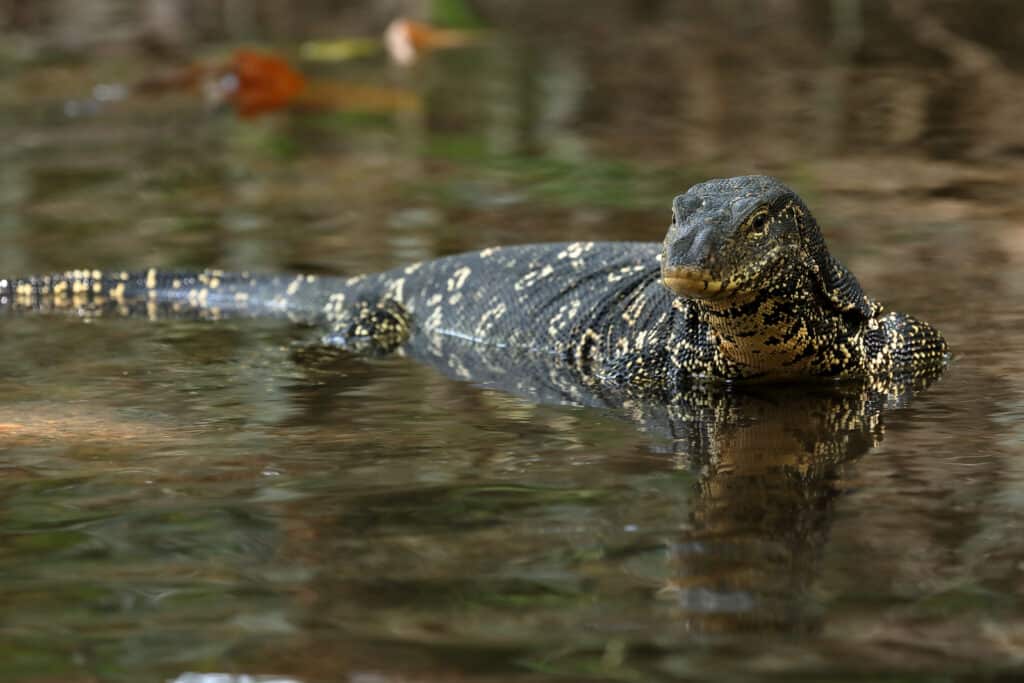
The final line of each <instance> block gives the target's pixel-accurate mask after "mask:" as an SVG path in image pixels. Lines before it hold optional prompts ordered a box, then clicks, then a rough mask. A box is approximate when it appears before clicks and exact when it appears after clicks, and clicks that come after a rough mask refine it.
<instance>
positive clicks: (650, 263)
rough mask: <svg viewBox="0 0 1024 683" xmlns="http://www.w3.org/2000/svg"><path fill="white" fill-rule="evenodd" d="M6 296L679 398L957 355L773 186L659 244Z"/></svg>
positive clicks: (90, 274) (744, 194)
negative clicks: (499, 365) (522, 366)
mask: <svg viewBox="0 0 1024 683" xmlns="http://www.w3.org/2000/svg"><path fill="white" fill-rule="evenodd" d="M0 298H2V301H3V302H5V303H7V304H10V305H13V306H14V307H16V308H18V307H28V308H33V309H40V308H43V309H47V308H71V309H72V310H79V311H83V312H86V311H89V312H91V311H96V310H107V309H113V310H115V311H117V310H119V311H121V312H122V313H130V312H133V311H148V312H149V313H150V314H154V313H158V312H160V311H163V310H176V311H191V312H193V313H199V314H200V315H203V316H209V317H217V316H222V315H280V316H288V317H290V318H293V319H296V320H300V321H303V322H306V323H308V324H311V325H315V326H318V327H320V328H321V329H322V330H323V331H324V332H323V339H324V341H325V342H326V343H329V344H333V345H340V346H345V347H353V348H366V347H370V348H373V349H377V350H391V349H396V348H403V349H404V350H405V351H407V352H409V353H411V354H412V355H417V356H423V355H425V354H426V355H431V354H433V355H435V356H436V355H438V354H442V353H444V347H445V344H446V343H448V342H451V341H453V340H458V341H459V343H460V344H461V345H462V346H463V347H465V346H466V345H467V344H468V345H469V346H471V347H478V348H480V349H483V350H486V355H487V356H488V357H490V358H495V357H504V358H529V359H530V360H528V361H524V362H528V363H530V364H532V365H534V366H536V365H540V366H550V367H557V368H558V369H559V372H563V373H570V374H572V375H573V376H574V377H575V378H577V379H578V380H580V381H582V382H583V383H590V384H595V383H596V384H603V383H611V384H615V385H627V386H636V387H645V388H654V389H658V390H667V391H671V389H672V387H675V386H678V385H679V384H680V383H685V382H689V381H691V380H692V379H693V378H695V377H697V378H708V379H722V380H762V381H764V380H792V379H807V378H877V377H890V378H891V377H893V376H914V375H917V374H921V373H931V372H934V371H935V370H936V369H937V368H940V367H941V366H942V365H943V364H944V363H945V360H946V357H947V347H946V343H945V341H944V340H943V338H942V336H941V335H940V334H939V332H938V331H937V330H935V329H934V328H933V327H931V326H930V325H928V324H926V323H923V322H921V321H919V320H917V319H915V318H913V317H911V316H909V315H904V314H901V313H887V312H885V311H884V309H883V308H882V306H881V305H880V304H878V303H877V302H875V301H874V300H872V299H870V298H868V297H867V296H866V295H865V294H864V292H863V291H862V290H861V287H860V285H859V284H858V282H857V280H856V279H855V278H854V276H853V275H852V274H851V273H850V272H849V271H848V270H847V269H846V268H845V267H843V266H842V264H840V263H839V262H838V261H837V260H836V259H835V258H833V257H832V256H831V255H830V254H829V253H828V251H827V249H826V247H825V242H824V240H823V238H822V235H821V232H820V231H819V228H818V225H817V223H816V222H815V220H814V218H813V217H812V215H811V213H810V211H808V209H807V207H806V206H805V204H804V203H803V202H802V201H801V200H800V198H799V197H798V196H797V195H796V194H795V193H794V192H793V191H792V190H790V189H789V188H787V187H786V186H785V185H783V184H782V183H780V182H779V181H777V180H775V179H773V178H769V177H765V176H742V177H736V178H728V179H722V180H710V181H708V182H705V183H701V184H699V185H695V186H693V187H692V188H690V189H689V190H688V191H687V192H686V193H685V194H682V195H680V196H678V197H676V198H675V200H674V201H673V204H672V223H671V225H670V227H669V229H668V234H667V235H666V237H665V240H664V242H663V243H662V244H660V245H659V244H656V243H638V242H573V243H554V244H533V245H525V246H515V247H494V248H490V249H484V250H482V251H476V252H471V253H465V254H459V255H455V256H449V257H445V258H440V259H437V260H433V261H425V262H421V263H414V264H412V265H409V266H406V267H403V268H397V269H394V270H390V271H387V272H383V273H378V274H370V275H359V276H355V277H350V278H340V277H322V276H312V275H294V276H292V275H289V276H266V275H250V274H248V273H224V272H221V271H216V270H209V271H204V272H200V273H176V272H165V271H162V270H157V269H150V270H147V271H140V272H109V271H103V272H101V271H98V270H91V269H90V270H75V271H70V272H66V273H61V274H56V275H48V276H39V277H29V278H24V279H14V280H3V281H0ZM514 369H515V368H512V370H513V371H514ZM507 370H508V368H503V369H502V372H505V371H507Z"/></svg>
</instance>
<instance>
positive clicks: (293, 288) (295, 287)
mask: <svg viewBox="0 0 1024 683" xmlns="http://www.w3.org/2000/svg"><path fill="white" fill-rule="evenodd" d="M301 286H302V276H301V275H300V276H299V277H297V278H295V279H294V280H292V281H291V282H290V283H289V284H288V289H287V290H286V291H287V292H288V296H294V295H295V292H297V291H299V287H301Z"/></svg>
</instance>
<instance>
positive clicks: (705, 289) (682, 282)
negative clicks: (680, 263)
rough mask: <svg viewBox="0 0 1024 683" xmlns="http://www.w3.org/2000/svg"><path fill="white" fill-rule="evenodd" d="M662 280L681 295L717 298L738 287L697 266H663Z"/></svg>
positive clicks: (697, 297) (696, 297) (695, 297)
mask: <svg viewBox="0 0 1024 683" xmlns="http://www.w3.org/2000/svg"><path fill="white" fill-rule="evenodd" d="M661 281H662V282H663V283H665V286H666V287H668V288H669V289H671V290H672V291H673V292H675V293H676V294H678V295H680V296H687V297H690V298H693V299H716V298H718V297H720V296H724V295H725V294H728V293H729V292H732V291H734V290H735V289H736V287H735V285H732V284H730V283H729V282H728V281H725V282H723V281H722V280H716V279H715V278H714V277H713V276H712V275H711V273H709V272H707V271H703V270H698V269H696V268H683V267H674V268H662V270H661Z"/></svg>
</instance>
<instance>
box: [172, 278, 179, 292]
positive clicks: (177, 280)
mask: <svg viewBox="0 0 1024 683" xmlns="http://www.w3.org/2000/svg"><path fill="white" fill-rule="evenodd" d="M171 289H181V280H179V279H178V278H174V281H173V282H171Z"/></svg>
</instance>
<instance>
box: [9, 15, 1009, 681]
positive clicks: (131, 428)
mask: <svg viewBox="0 0 1024 683" xmlns="http://www.w3.org/2000/svg"><path fill="white" fill-rule="evenodd" d="M491 4H493V5H495V6H494V7H488V5H491ZM552 4H558V3H552ZM991 4H992V7H987V6H985V5H981V6H978V5H968V4H964V5H963V6H962V7H957V6H952V7H945V6H944V7H945V9H944V10H943V12H944V13H943V14H941V15H935V16H932V15H929V14H927V12H924V11H922V10H920V9H915V7H916V5H913V4H911V3H906V4H905V5H904V4H902V3H901V4H900V5H899V6H898V7H893V8H891V9H890V8H886V7H885V6H875V5H873V4H871V3H867V4H866V5H865V6H861V5H860V4H859V3H833V4H832V5H831V7H832V9H831V10H826V9H824V6H822V7H818V4H817V3H773V4H772V5H771V8H770V9H765V8H746V9H743V8H742V7H739V5H738V4H737V5H734V4H730V3H723V4H722V5H721V6H720V8H719V9H717V10H715V11H714V12H713V13H712V14H710V15H709V14H708V13H707V12H706V11H705V10H702V9H701V8H702V7H704V5H703V4H700V3H693V4H685V6H683V5H681V4H674V3H659V2H647V3H633V4H627V3H612V2H608V3H596V4H594V5H593V6H590V7H591V9H590V10H589V11H588V12H585V13H583V14H582V15H574V14H573V12H572V11H570V10H569V9H561V8H558V9H551V8H549V9H547V10H543V11H541V10H535V11H533V12H527V11H526V10H522V11H518V10H517V11H510V10H507V9H505V10H504V11H503V9H502V6H501V5H500V3H481V5H482V6H484V11H483V12H482V13H483V14H484V15H485V16H486V18H487V19H489V20H490V21H491V22H492V23H493V24H494V25H495V26H497V27H499V29H501V30H500V31H497V32H495V33H494V34H491V35H490V36H489V37H488V40H487V41H486V42H485V43H484V44H483V45H481V46H478V47H474V48H469V49H465V50H462V51H457V52H451V53H446V54H437V55H434V56H433V57H432V58H430V59H429V60H427V61H426V62H425V63H423V64H421V65H419V66H417V67H415V68H413V69H411V70H405V71H402V70H400V69H398V68H395V67H390V66H388V65H387V64H386V63H385V62H384V61H383V60H382V59H376V60H375V59H368V60H363V61H357V62H345V63H341V64H337V65H326V66H325V65H320V66H315V67H314V66H309V65H307V68H308V69H309V70H310V71H312V72H313V73H315V74H316V77H317V78H320V79H323V80H325V81H328V82H334V83H335V84H341V85H342V86H344V87H352V85H353V84H360V85H367V84H370V85H373V86H375V87H388V88H396V89H401V90H402V91H408V92H407V93H406V94H408V95H410V96H412V97H418V98H420V99H421V100H422V103H423V106H422V109H421V110H419V111H415V110H403V111H400V112H395V113H388V112H386V111H385V112H383V113H379V112H378V113H370V114H367V113H365V112H344V111H323V110H320V111H291V112H286V113H281V114H275V115H271V116H268V117H264V118H258V119H253V120H239V119H237V118H236V117H234V116H233V115H232V114H231V113H229V112H225V111H208V110H206V109H204V107H203V106H202V105H201V104H200V103H199V102H198V101H197V100H194V99H192V98H191V97H190V96H188V95H184V94H182V95H174V96H166V97H162V98H154V99H142V100H132V101H126V102H119V103H116V104H111V105H104V106H101V107H99V109H98V110H97V111H90V110H89V109H90V107H86V108H85V110H83V109H82V108H81V107H80V106H78V105H74V104H73V105H70V106H69V105H68V103H69V102H77V103H82V102H87V100H88V96H89V92H90V88H91V87H92V85H93V84H94V83H109V82H117V81H125V80H131V79H134V78H137V77H140V76H143V75H146V74H149V73H151V72H152V71H153V70H157V69H163V68H167V66H166V64H163V63H158V62H150V61H147V60H145V59H141V58H138V57H136V56H133V57H131V58H128V57H126V56H125V55H124V54H113V55H110V54H108V53H105V52H104V51H103V50H98V49H86V50H85V52H83V53H79V54H78V56H77V57H76V58H74V59H69V58H67V57H66V56H60V55H54V54H51V53H49V52H47V49H49V48H48V47H47V49H43V48H39V51H38V52H34V51H33V50H29V49H27V48H26V49H25V50H21V49H20V48H19V49H14V48H11V49H10V50H8V51H4V52H3V53H2V55H3V56H0V100H2V101H3V102H4V104H3V106H2V107H0V138H2V139H3V140H4V141H5V142H4V143H3V144H2V145H0V240H2V242H0V244H2V247H0V273H4V274H12V275H13V274H27V273H33V272H44V271H51V270H63V269H66V268H74V267H80V266H95V267H102V268H107V267H111V268H122V267H140V266H160V267H165V266H177V267H200V266H215V267H221V268H225V269H236V270H237V269H248V270H263V271H276V270H304V271H313V272H330V273H354V272H362V271H366V270H378V269H383V268H386V267H390V266H393V265H397V264H400V263H404V262H409V261H413V260H417V259H421V258H426V257H430V256H434V255H441V254H447V253H452V252H456V251H461V250H464V249H472V248H478V247H484V246H488V245H493V244H508V243H515V242H529V241H542V240H555V239H558V240H562V239H576V238H586V239H649V240H660V239H661V237H662V232H663V230H664V226H665V224H666V219H667V216H668V207H669V202H670V200H671V197H672V195H673V194H674V193H676V192H679V191H681V190H683V189H685V187H686V186H687V185H688V184H689V183H691V182H693V181H696V180H700V179H703V178H706V177H711V176H718V175H732V174H737V173H750V172H768V173H772V174H775V175H778V176H780V177H782V178H784V179H786V180H787V181H788V182H789V183H790V184H792V185H793V186H794V187H796V188H797V189H798V190H799V191H800V192H801V194H802V195H803V196H804V197H805V199H806V200H807V202H808V203H809V204H810V205H811V207H812V209H813V210H814V211H815V213H816V215H817V217H818V219H819V221H820V222H821V224H822V225H823V227H824V229H825V232H826V236H827V238H828V240H829V243H830V246H831V248H832V250H833V252H834V253H836V254H837V255H838V256H840V258H842V259H843V260H844V261H845V262H846V263H847V265H849V266H850V268H851V269H852V270H853V271H854V272H855V273H856V274H857V275H858V277H859V278H860V280H861V282H862V283H863V284H864V286H865V288H866V289H867V290H868V291H869V292H870V293H871V294H872V295H874V296H876V297H877V298H879V299H881V300H883V301H884V302H885V303H886V304H887V305H888V306H889V307H890V308H892V309H896V310H905V311H909V312H913V313H914V314H916V315H919V316H920V317H922V318H925V319H927V320H929V321H931V322H934V323H935V324H937V325H938V326H939V327H940V328H941V329H942V330H943V331H944V332H945V333H946V335H947V337H948V339H949V341H950V342H951V344H952V346H953V349H954V351H955V354H956V359H955V362H954V363H953V364H952V366H951V367H950V369H949V370H948V371H947V372H946V374H945V375H944V376H943V377H942V378H941V380H940V381H938V382H937V383H935V384H934V385H933V386H931V387H929V388H927V389H926V390H924V391H920V392H918V393H916V394H915V395H914V396H912V397H909V396H904V397H902V399H901V400H893V399H890V400H888V401H886V400H883V399H882V398H880V397H874V398H871V397H867V398H865V397H863V396H859V395H854V394H850V393H848V392H843V391H831V390H829V391H826V390H817V389H815V390H812V389H810V388H807V387H800V388H792V389H760V390H758V391H755V392H742V391H725V390H722V391H712V390H709V391H705V392H699V393H697V394H690V395H685V396H682V397H680V400H679V402H678V403H677V404H676V405H673V406H669V407H667V408H666V407H664V406H650V405H632V406H629V407H626V408H621V409H604V408H592V407H583V406H571V405H545V404H543V403H537V402H536V401H533V400H530V399H529V398H525V397H522V396H517V395H514V394H510V393H506V392H504V391H501V390H500V389H499V388H482V387H479V386H477V385H474V384H473V383H466V382H459V381H454V380H451V379H448V378H446V377H444V376H443V375H442V374H440V373H439V372H437V371H436V370H434V369H432V368H430V367H426V366H423V365H420V364H417V363H415V362H413V361H411V360H408V359H405V358H401V357H393V358H378V359H366V358H358V357H352V356H348V355H344V354H337V353H329V352H325V351H323V350H318V349H317V348H315V347H314V346H313V345H312V344H311V341H312V339H311V336H310V334H309V333H308V331H306V330H302V329H295V328H291V327H289V326H287V325H285V324H282V323H279V322H267V321H227V322H223V323H218V324H210V323H200V322H189V321H167V320H165V321H157V322H148V321H145V320H115V319H100V320H82V319H78V318H74V317H71V316H53V317H44V316H34V317H32V316H14V315H4V316H2V317H0V327H2V339H3V353H2V354H0V448H2V450H3V456H2V458H0V577H2V580H0V678H2V679H3V680H11V681H97V680H103V681H107V680H111V681H138V680H175V679H178V680H182V681H200V680H204V681H207V682H211V681H217V683H220V681H222V680H228V679H226V678H224V679H222V678H216V677H215V676H213V674H216V673H223V674H227V673H232V674H237V675H242V674H251V675H253V676H267V677H273V680H288V681H302V682H313V681H336V680H352V681H360V682H362V683H367V682H370V681H399V680H402V681H405V680H415V681H453V680H471V681H483V680H489V681H499V680H500V681H507V680H530V681H541V680H556V679H558V680H629V681H634V680H635V681H639V680H670V679H672V680H694V681H736V680H779V681H789V680H795V679H801V680H815V681H868V680H871V681H874V680H890V681H897V680H898V681H933V680H936V681H937V680H941V681H952V680H975V679H988V680H996V679H997V678H998V679H999V680H1014V676H1015V675H1017V674H1020V675H1024V605H1022V599H1024V540H1022V538H1024V537H1022V534H1021V529H1022V526H1024V464H1021V463H1024V427H1022V425H1024V337H1022V332H1024V220H1022V219H1024V194H1022V193H1021V191H1020V188H1021V187H1024V183H1022V181H1024V158H1022V157H1021V154H1020V153H1021V150H1022V149H1024V128H1022V127H1021V126H1020V125H1019V122H1020V120H1021V116H1020V114H1024V96H1022V95H1021V93H1024V88H1022V87H1021V85H1022V79H1024V73H1021V71H1020V68H1021V66H1022V65H1024V52H1021V51H1020V50H1018V49H1017V48H1016V44H1017V42H1019V41H1018V40H1017V38H1014V36H1017V35H1018V33H1019V30H1018V29H1016V28H1012V27H1019V26H1021V25H1024V23H1022V22H1024V12H1022V11H1020V10H1019V9H1017V8H1016V6H1012V5H1011V6H1006V5H1003V4H999V3H991ZM972 8H973V9H972ZM578 9H579V8H578V7H577V8H576V10H578ZM1018 15H1020V16H1018ZM994 19H998V20H999V21H994ZM370 23H371V24H372V21H371V22H370ZM1007 27H1010V28H1007ZM292 30H293V31H294V32H295V34H296V35H291V36H290V37H291V39H292V40H293V41H294V42H293V43H290V44H291V45H293V46H294V45H295V44H297V43H298V42H299V41H301V40H302V39H304V38H305V37H307V34H309V35H322V34H324V33H326V32H327V30H326V28H324V27H320V28H319V29H317V28H316V27H310V28H303V25H302V24H301V22H300V23H296V24H295V25H294V26H293V29H292ZM1015 31H1016V32H1017V33H1015ZM738 37H740V38H742V40H737V38H738ZM1018 38H1019V36H1018ZM12 41H13V38H12ZM972 41H980V42H972ZM1015 41H1016V42H1015ZM8 44H9V45H16V46H21V45H23V43H21V42H17V41H14V42H10V43H8ZM25 44H27V45H36V44H35V43H32V42H31V41H30V42H29V43H25ZM43 46H44V47H46V44H45V43H43ZM214 51H215V50H213V49H210V50H207V52H214ZM1018 460H1021V463H1018V462H1017V461H1018ZM188 672H195V673H196V674H199V673H202V674H206V675H207V677H206V678H205V679H204V678H203V677H201V676H198V675H195V676H193V677H189V675H188ZM235 680H237V681H241V680H243V679H241V678H237V679H235Z"/></svg>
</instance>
